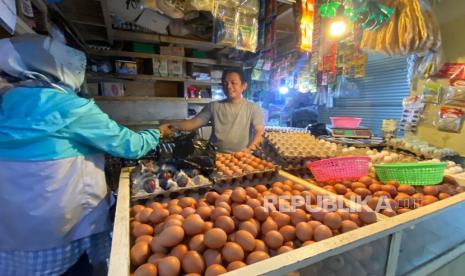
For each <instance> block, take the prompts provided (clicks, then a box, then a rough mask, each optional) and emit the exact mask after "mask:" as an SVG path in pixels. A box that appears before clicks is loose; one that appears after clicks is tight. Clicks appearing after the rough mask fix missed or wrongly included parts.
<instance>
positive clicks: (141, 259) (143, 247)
mask: <svg viewBox="0 0 465 276" xmlns="http://www.w3.org/2000/svg"><path fill="white" fill-rule="evenodd" d="M149 254H150V247H149V244H148V243H145V242H139V243H136V244H135V245H133V246H132V247H131V250H130V255H131V264H132V265H134V266H140V265H142V264H143V263H145V261H146V260H147V258H148V257H149Z"/></svg>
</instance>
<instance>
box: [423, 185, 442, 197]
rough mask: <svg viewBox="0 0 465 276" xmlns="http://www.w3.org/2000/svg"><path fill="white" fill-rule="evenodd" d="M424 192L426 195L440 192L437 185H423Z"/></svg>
mask: <svg viewBox="0 0 465 276" xmlns="http://www.w3.org/2000/svg"><path fill="white" fill-rule="evenodd" d="M423 193H424V194H425V195H430V196H436V195H437V194H438V193H439V189H438V187H436V186H425V187H423Z"/></svg>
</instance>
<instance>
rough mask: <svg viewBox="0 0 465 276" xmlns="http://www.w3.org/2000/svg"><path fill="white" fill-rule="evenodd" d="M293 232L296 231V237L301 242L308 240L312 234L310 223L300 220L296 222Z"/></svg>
mask: <svg viewBox="0 0 465 276" xmlns="http://www.w3.org/2000/svg"><path fill="white" fill-rule="evenodd" d="M295 233H296V237H297V238H298V239H299V240H300V241H302V242H305V241H308V240H311V239H312V236H313V228H312V226H311V225H310V224H308V223H307V222H300V223H299V224H297V226H296V227H295Z"/></svg>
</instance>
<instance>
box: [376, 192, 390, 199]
mask: <svg viewBox="0 0 465 276" xmlns="http://www.w3.org/2000/svg"><path fill="white" fill-rule="evenodd" d="M373 196H375V197H379V198H381V197H387V198H392V196H391V194H390V193H388V192H386V191H377V192H375V193H373Z"/></svg>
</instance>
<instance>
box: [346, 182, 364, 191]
mask: <svg viewBox="0 0 465 276" xmlns="http://www.w3.org/2000/svg"><path fill="white" fill-rule="evenodd" d="M358 188H363V189H366V188H367V185H365V184H363V183H361V182H353V183H352V185H350V189H352V191H355V190H356V189H358Z"/></svg>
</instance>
